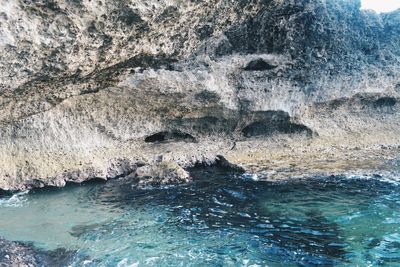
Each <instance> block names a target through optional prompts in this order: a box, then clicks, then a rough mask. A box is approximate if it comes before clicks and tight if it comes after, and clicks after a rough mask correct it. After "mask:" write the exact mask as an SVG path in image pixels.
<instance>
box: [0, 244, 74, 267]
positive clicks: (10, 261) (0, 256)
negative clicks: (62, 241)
mask: <svg viewBox="0 0 400 267" xmlns="http://www.w3.org/2000/svg"><path fill="white" fill-rule="evenodd" d="M74 257H75V252H73V251H67V250H65V249H57V250H53V251H42V250H39V249H35V248H34V247H33V246H31V245H28V244H23V243H19V242H12V241H7V240H4V239H1V238H0V266H1V267H9V266H10V267H11V266H18V267H36V266H67V265H68V264H71V263H72V262H73V261H72V260H73V259H74Z"/></svg>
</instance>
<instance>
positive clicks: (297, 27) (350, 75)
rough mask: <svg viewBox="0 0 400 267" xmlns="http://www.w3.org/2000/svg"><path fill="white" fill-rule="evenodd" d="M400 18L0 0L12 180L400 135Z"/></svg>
mask: <svg viewBox="0 0 400 267" xmlns="http://www.w3.org/2000/svg"><path fill="white" fill-rule="evenodd" d="M399 18H400V15H399V11H395V12H392V13H387V14H376V13H374V12H371V11H364V10H360V1H358V0H316V1H310V0H290V1H281V0H268V1H265V0H250V1H249V0H246V1H244V0H238V1H230V0H206V1H184V2H182V1H178V0H168V1H167V0H161V1H159V0H157V1H156V0H148V1H144V0H123V1H117V2H112V1H111V2H110V1H108V2H107V1H106V2H104V1H99V0H91V1H86V0H85V1H61V0H55V1H51V2H49V1H6V0H0V49H1V53H0V188H2V189H5V190H13V189H26V188H31V187H41V186H48V185H51V186H63V185H65V183H66V182H69V181H70V182H82V181H85V180H88V179H91V178H100V179H110V178H115V177H120V176H124V175H128V174H130V173H135V171H136V168H137V167H138V166H139V165H140V166H141V165H143V164H145V165H146V166H147V167H146V168H150V169H152V168H155V169H157V168H158V167H159V166H158V164H159V162H160V161H159V159H158V156H159V155H162V156H163V157H164V158H168V160H164V161H168V162H175V163H176V164H178V165H179V166H181V167H182V168H186V167H190V166H194V165H195V164H197V163H212V162H215V161H216V159H217V155H223V156H225V157H226V158H227V159H228V160H230V161H233V162H234V163H236V164H242V163H246V165H247V163H249V158H250V157H248V155H253V156H252V157H251V158H252V160H253V161H254V162H257V164H261V163H260V162H265V161H264V159H265V157H267V156H266V155H269V156H270V157H273V158H275V156H277V155H280V156H282V155H281V152H283V151H285V153H286V154H285V157H284V158H285V160H287V161H290V157H291V155H292V154H293V155H296V160H297V156H298V155H301V152H302V151H303V150H304V149H305V148H307V150H308V151H312V152H310V155H318V151H321V150H323V151H327V150H330V148H331V147H333V146H337V144H340V148H338V149H335V150H332V152H331V153H333V154H334V156H335V157H337V158H346V156H345V155H347V154H348V153H347V152H348V151H349V150H351V148H352V147H359V148H360V150H357V151H359V152H358V155H365V154H368V153H367V152H366V151H369V150H374V151H376V152H377V153H378V152H382V150H381V149H380V147H381V146H382V145H384V146H387V147H397V146H399V145H400V144H399V139H398V136H399V134H400V112H399V111H400V110H399V107H400V106H399V99H400V92H399V89H398V87H399V86H398V84H399V78H398V73H399V72H400V66H399V62H400V31H399V29H400V27H399V26H400V19H399ZM288 147H290V148H291V149H287V148H288ZM367 149H368V150H367ZM272 151H275V152H274V153H275V154H273V155H271V153H272ZM382 153H384V154H385V155H386V154H387V153H388V152H387V151H385V152H382ZM277 157H278V156H277ZM360 158H361V157H360ZM383 158H386V157H383ZM300 161H301V160H300ZM265 164H268V163H265ZM249 165H251V164H249ZM253 165H254V164H253ZM152 166H153V167H152ZM143 168H144V167H143ZM167 169H168V168H167ZM278 169H279V168H278ZM149 172H151V171H150V170H149ZM155 172H158V174H159V175H161V177H162V176H164V175H167V174H163V173H161V172H162V171H155ZM176 175H177V177H180V174H179V173H176ZM167 176H168V175H167ZM185 179H186V178H183V179H180V178H178V179H177V180H185ZM167 180H169V179H167ZM170 180H171V181H172V180H174V179H172V178H171V179H170Z"/></svg>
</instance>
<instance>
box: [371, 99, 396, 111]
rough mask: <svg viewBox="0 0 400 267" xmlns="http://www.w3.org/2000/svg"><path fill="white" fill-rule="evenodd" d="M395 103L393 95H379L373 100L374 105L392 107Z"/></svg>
mask: <svg viewBox="0 0 400 267" xmlns="http://www.w3.org/2000/svg"><path fill="white" fill-rule="evenodd" d="M396 103H397V100H396V98H394V97H381V98H379V99H377V100H376V101H375V102H374V105H375V107H377V108H381V107H393V106H395V105H396Z"/></svg>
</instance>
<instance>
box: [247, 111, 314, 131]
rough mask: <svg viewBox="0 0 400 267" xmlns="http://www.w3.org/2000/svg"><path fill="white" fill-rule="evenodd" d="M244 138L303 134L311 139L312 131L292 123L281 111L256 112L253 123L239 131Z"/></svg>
mask: <svg viewBox="0 0 400 267" xmlns="http://www.w3.org/2000/svg"><path fill="white" fill-rule="evenodd" d="M241 132H242V134H243V136H245V137H255V136H272V135H274V134H304V135H306V136H307V137H312V135H313V131H312V130H311V129H310V128H308V127H307V126H305V125H303V124H298V123H294V122H292V121H291V117H290V116H289V115H288V114H287V113H286V112H283V111H266V112H258V113H256V114H254V115H253V122H252V123H250V124H248V125H247V126H246V127H244V128H243V129H242V130H241Z"/></svg>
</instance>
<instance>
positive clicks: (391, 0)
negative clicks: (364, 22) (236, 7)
mask: <svg viewBox="0 0 400 267" xmlns="http://www.w3.org/2000/svg"><path fill="white" fill-rule="evenodd" d="M361 3H362V8H363V9H373V10H375V11H376V12H390V11H393V10H396V9H398V8H400V0H361Z"/></svg>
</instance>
